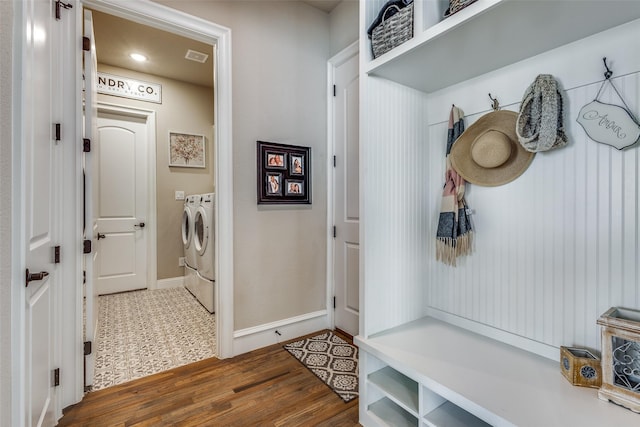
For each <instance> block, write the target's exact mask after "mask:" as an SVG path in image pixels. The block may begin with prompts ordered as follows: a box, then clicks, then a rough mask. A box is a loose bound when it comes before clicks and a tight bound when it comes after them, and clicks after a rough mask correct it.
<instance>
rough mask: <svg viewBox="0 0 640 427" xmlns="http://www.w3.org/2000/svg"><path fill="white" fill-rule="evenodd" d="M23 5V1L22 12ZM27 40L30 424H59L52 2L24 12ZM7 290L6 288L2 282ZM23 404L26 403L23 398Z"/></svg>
mask: <svg viewBox="0 0 640 427" xmlns="http://www.w3.org/2000/svg"><path fill="white" fill-rule="evenodd" d="M18 6H20V7H22V4H20V5H18V4H17V5H16V7H18ZM22 10H23V13H24V19H25V22H24V25H25V27H24V28H25V30H26V38H25V39H24V44H23V55H24V56H23V63H22V65H23V66H24V68H23V70H22V71H23V73H24V74H23V76H21V77H22V79H21V81H22V84H23V86H22V92H23V94H24V97H23V104H22V111H21V113H22V126H21V128H22V148H23V150H24V152H23V156H24V166H25V174H24V183H23V187H22V189H23V194H22V198H23V199H22V200H23V201H24V217H23V218H24V219H23V224H24V228H25V229H24V235H25V240H24V248H25V265H26V269H27V271H26V274H25V283H24V284H23V285H22V286H24V285H26V291H25V297H26V301H25V302H26V304H25V337H24V344H25V350H26V351H25V368H26V370H25V384H26V387H25V396H24V398H25V405H26V411H25V412H26V414H25V417H26V425H28V426H42V425H54V424H55V422H56V419H55V406H56V404H55V397H56V393H55V391H54V384H53V381H52V371H53V368H54V361H55V360H54V359H55V352H54V349H55V345H56V344H55V343H56V339H55V337H56V329H55V328H56V324H57V322H56V319H57V317H56V306H57V305H56V303H55V299H56V294H57V292H58V291H57V290H56V288H57V287H59V285H60V278H59V277H58V272H57V271H56V270H57V269H56V264H55V263H54V247H55V245H56V239H57V238H58V237H59V236H56V230H57V229H58V228H57V227H59V223H58V221H59V218H60V214H59V212H60V211H59V206H60V205H59V204H58V203H57V199H56V195H59V193H58V191H59V188H58V187H59V185H60V180H59V176H58V173H59V170H60V165H61V153H60V149H59V148H60V146H59V143H58V142H56V137H55V126H54V123H55V122H56V116H55V114H56V111H59V108H58V107H59V106H58V105H56V104H55V103H56V102H58V101H57V100H59V98H60V89H59V83H58V82H59V81H60V80H61V79H60V77H61V76H60V73H59V70H58V67H57V66H56V56H55V55H54V53H55V52H57V41H56V37H57V32H56V31H57V28H59V27H56V25H57V24H56V21H55V17H54V16H53V13H54V10H55V6H54V2H53V1H34V0H28V1H26V2H25V5H24V7H22ZM3 286H4V284H3ZM17 399H18V401H21V400H20V398H19V397H17Z"/></svg>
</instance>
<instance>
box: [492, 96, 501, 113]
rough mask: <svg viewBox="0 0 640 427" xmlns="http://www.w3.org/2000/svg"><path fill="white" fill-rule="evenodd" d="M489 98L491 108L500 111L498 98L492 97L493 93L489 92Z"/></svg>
mask: <svg viewBox="0 0 640 427" xmlns="http://www.w3.org/2000/svg"><path fill="white" fill-rule="evenodd" d="M489 99H490V100H491V108H493V110H494V111H498V108H500V103H499V102H498V98H492V97H491V94H489Z"/></svg>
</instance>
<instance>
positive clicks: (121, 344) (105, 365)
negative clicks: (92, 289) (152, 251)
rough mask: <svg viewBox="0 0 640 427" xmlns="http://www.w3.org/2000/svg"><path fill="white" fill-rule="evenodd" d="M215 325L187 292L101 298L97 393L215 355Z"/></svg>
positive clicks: (175, 289) (97, 340)
mask: <svg viewBox="0 0 640 427" xmlns="http://www.w3.org/2000/svg"><path fill="white" fill-rule="evenodd" d="M215 325H216V319H215V315H214V314H211V313H209V312H208V311H207V310H206V309H205V308H204V307H202V305H200V303H199V302H198V301H197V300H196V299H195V298H194V297H193V296H192V295H191V294H190V293H189V291H187V290H186V289H184V288H172V289H158V290H145V291H135V292H127V293H122V294H115V295H106V296H101V297H99V310H98V332H97V336H96V340H95V341H96V344H95V346H96V359H95V360H96V363H95V374H94V382H93V388H92V390H94V391H95V390H100V389H103V388H106V387H110V386H113V385H116V384H120V383H123V382H126V381H130V380H133V379H136V378H141V377H144V376H147V375H151V374H155V373H158V372H161V371H164V370H167V369H171V368H175V367H178V366H182V365H186V364H189V363H193V362H197V361H199V360H203V359H206V358H209V357H214V356H215V354H216V337H215Z"/></svg>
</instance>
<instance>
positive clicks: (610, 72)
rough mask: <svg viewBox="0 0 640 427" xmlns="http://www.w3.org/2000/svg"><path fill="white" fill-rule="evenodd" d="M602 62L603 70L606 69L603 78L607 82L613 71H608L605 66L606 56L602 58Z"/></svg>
mask: <svg viewBox="0 0 640 427" xmlns="http://www.w3.org/2000/svg"><path fill="white" fill-rule="evenodd" d="M602 62H604V68H606V69H607V71H605V73H604V78H605V79H607V80H609V79H610V78H611V76H612V75H613V71H611V70H610V69H609V66H608V65H607V57H606V56H605V57H604V58H602Z"/></svg>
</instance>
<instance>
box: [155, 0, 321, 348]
mask: <svg viewBox="0 0 640 427" xmlns="http://www.w3.org/2000/svg"><path fill="white" fill-rule="evenodd" d="M162 3H163V4H165V5H167V6H169V7H173V8H176V9H179V10H182V11H184V12H186V13H189V14H191V15H195V16H198V17H201V18H203V19H207V20H209V21H212V22H215V23H217V24H220V25H224V26H226V27H229V28H230V29H231V31H232V49H233V145H234V152H233V156H234V203H235V206H234V249H235V251H234V263H235V265H234V276H235V277H234V279H235V284H234V291H235V292H234V299H235V302H234V305H235V308H234V312H235V330H240V329H245V328H249V327H253V326H257V325H262V324H266V323H269V322H274V321H279V320H282V319H287V318H291V317H295V316H298V315H302V314H306V313H312V312H316V311H318V310H322V309H324V308H326V304H325V302H326V295H325V294H326V272H325V268H326V255H325V254H326V236H327V234H326V233H327V230H326V168H325V167H324V165H325V164H326V156H327V154H326V61H327V60H328V59H329V57H330V53H329V17H328V14H326V13H324V12H322V11H320V10H318V9H315V8H312V7H310V6H308V5H305V4H302V3H300V2H290V1H276V2H270V1H264V2H263V1H260V2H255V1H233V2H206V3H204V2H181V1H163V2H162ZM257 140H263V141H271V142H280V143H285V144H294V145H304V146H310V147H311V149H312V151H311V157H312V162H313V164H312V169H311V170H312V185H313V191H312V198H313V204H312V205H308V206H292V205H289V206H279V207H269V206H262V205H261V206H258V205H257V204H256V154H255V153H256V141H257ZM221 286H224V284H221ZM275 338H277V337H276V336H275V335H274V342H275Z"/></svg>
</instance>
